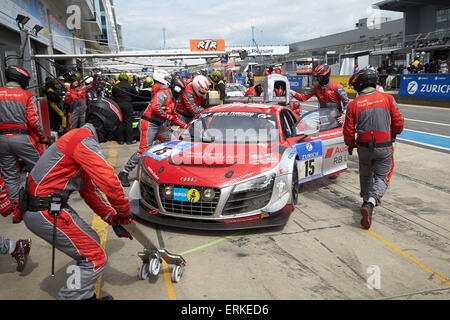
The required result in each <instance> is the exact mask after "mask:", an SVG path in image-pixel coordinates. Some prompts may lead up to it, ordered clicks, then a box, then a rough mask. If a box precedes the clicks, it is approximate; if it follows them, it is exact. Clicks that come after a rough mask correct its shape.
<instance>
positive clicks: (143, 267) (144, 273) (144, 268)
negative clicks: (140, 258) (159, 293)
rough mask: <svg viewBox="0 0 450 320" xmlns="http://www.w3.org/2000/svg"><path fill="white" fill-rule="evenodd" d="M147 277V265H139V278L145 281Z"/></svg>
mask: <svg viewBox="0 0 450 320" xmlns="http://www.w3.org/2000/svg"><path fill="white" fill-rule="evenodd" d="M147 277H148V264H146V263H144V264H143V265H141V268H140V270H139V278H140V279H141V280H145V279H147Z"/></svg>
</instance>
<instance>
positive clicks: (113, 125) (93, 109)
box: [86, 98, 122, 142]
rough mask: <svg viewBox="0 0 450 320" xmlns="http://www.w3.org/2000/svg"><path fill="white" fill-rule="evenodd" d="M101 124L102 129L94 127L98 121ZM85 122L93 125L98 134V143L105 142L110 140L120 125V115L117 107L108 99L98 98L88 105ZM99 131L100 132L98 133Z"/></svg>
mask: <svg viewBox="0 0 450 320" xmlns="http://www.w3.org/2000/svg"><path fill="white" fill-rule="evenodd" d="M96 119H98V120H100V121H101V123H102V124H103V126H102V128H98V127H97V126H96V124H97V121H98V120H96ZM86 122H89V123H92V124H94V126H95V127H96V129H97V133H98V134H99V137H98V138H99V141H100V142H106V141H109V140H111V139H112V137H113V136H114V133H115V132H116V131H117V130H118V129H119V126H120V124H121V123H122V113H121V112H120V108H119V106H118V105H117V104H116V103H115V102H114V101H113V100H110V99H108V98H99V99H97V100H94V101H92V103H91V104H90V105H89V108H88V111H87V114H86ZM99 131H100V132H99Z"/></svg>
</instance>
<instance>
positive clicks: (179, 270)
mask: <svg viewBox="0 0 450 320" xmlns="http://www.w3.org/2000/svg"><path fill="white" fill-rule="evenodd" d="M183 271H184V267H183V266H181V265H176V266H175V268H173V270H172V282H175V283H178V282H180V280H181V276H182V275H183Z"/></svg>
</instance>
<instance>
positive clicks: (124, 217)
mask: <svg viewBox="0 0 450 320" xmlns="http://www.w3.org/2000/svg"><path fill="white" fill-rule="evenodd" d="M130 223H132V224H134V225H136V223H134V221H133V215H132V214H131V212H130V213H124V214H115V215H114V216H113V217H112V222H111V225H112V226H113V227H114V226H115V225H127V224H130Z"/></svg>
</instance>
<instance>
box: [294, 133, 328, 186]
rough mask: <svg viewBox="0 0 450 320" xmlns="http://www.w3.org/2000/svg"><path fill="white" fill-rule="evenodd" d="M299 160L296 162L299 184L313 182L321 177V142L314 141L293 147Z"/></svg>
mask: <svg viewBox="0 0 450 320" xmlns="http://www.w3.org/2000/svg"><path fill="white" fill-rule="evenodd" d="M293 147H294V148H295V150H296V151H297V154H298V156H299V160H297V169H298V179H299V183H303V182H307V181H311V180H315V179H318V178H321V177H322V176H323V171H322V166H323V145H322V141H321V140H315V141H310V142H305V143H300V144H296V145H293Z"/></svg>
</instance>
